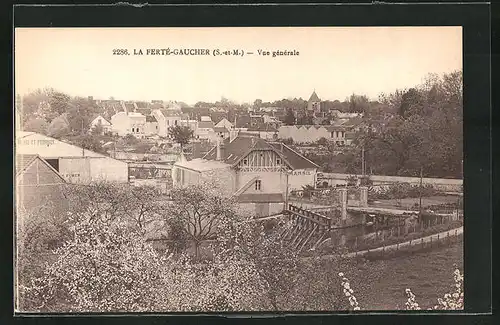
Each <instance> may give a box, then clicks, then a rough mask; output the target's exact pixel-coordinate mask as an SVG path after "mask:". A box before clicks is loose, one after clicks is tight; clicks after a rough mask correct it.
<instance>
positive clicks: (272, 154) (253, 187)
mask: <svg viewBox="0 0 500 325" xmlns="http://www.w3.org/2000/svg"><path fill="white" fill-rule="evenodd" d="M228 140H229V141H224V142H222V143H220V142H219V144H218V145H217V146H215V147H214V148H213V149H212V150H210V151H209V152H208V153H207V154H206V155H205V156H204V157H203V158H201V159H193V160H191V161H187V160H185V159H180V160H179V161H177V162H176V163H175V164H174V167H173V169H172V177H173V184H174V186H186V185H192V184H198V183H200V182H201V181H204V180H205V181H210V180H211V181H213V182H216V183H217V184H216V185H217V186H218V187H219V188H220V189H221V190H222V191H223V193H225V194H226V195H228V196H234V197H236V198H237V200H238V202H239V203H240V205H242V206H244V207H245V209H246V210H247V211H252V212H253V213H254V214H256V215H259V216H264V215H269V214H273V213H277V212H280V211H282V209H283V207H284V202H285V198H286V195H287V194H286V193H287V188H288V191H291V190H294V189H301V188H302V186H305V185H311V186H314V185H315V177H316V172H317V169H318V165H316V164H315V163H313V162H312V161H310V160H308V159H306V158H305V157H304V156H302V155H300V154H299V153H297V152H296V151H294V150H292V149H291V148H290V147H288V146H286V145H284V144H283V143H277V142H267V141H265V140H264V139H261V138H259V137H253V136H252V137H246V136H238V137H236V138H234V139H228Z"/></svg>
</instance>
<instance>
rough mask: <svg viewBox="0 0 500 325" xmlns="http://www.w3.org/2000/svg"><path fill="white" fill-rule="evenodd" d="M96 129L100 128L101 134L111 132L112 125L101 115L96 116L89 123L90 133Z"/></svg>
mask: <svg viewBox="0 0 500 325" xmlns="http://www.w3.org/2000/svg"><path fill="white" fill-rule="evenodd" d="M96 127H101V129H102V133H108V132H111V130H112V128H113V125H112V124H111V122H110V121H108V120H106V119H105V118H104V117H102V115H96V116H94V118H93V119H92V122H90V131H92V130H93V129H95V128H96Z"/></svg>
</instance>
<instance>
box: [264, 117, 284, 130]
mask: <svg viewBox="0 0 500 325" xmlns="http://www.w3.org/2000/svg"><path fill="white" fill-rule="evenodd" d="M262 118H263V119H264V124H266V125H270V126H272V127H273V128H275V129H279V127H280V126H282V125H283V122H282V121H280V119H279V118H277V117H275V116H270V115H263V116H262Z"/></svg>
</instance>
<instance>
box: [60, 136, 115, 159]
mask: <svg viewBox="0 0 500 325" xmlns="http://www.w3.org/2000/svg"><path fill="white" fill-rule="evenodd" d="M66 138H67V139H68V140H69V142H71V143H73V144H74V145H76V146H78V147H81V148H84V149H87V150H90V151H94V152H97V153H102V154H105V153H106V150H105V149H104V148H103V147H102V143H101V141H100V139H99V137H98V136H96V135H94V134H88V133H85V134H76V135H72V136H68V137H66Z"/></svg>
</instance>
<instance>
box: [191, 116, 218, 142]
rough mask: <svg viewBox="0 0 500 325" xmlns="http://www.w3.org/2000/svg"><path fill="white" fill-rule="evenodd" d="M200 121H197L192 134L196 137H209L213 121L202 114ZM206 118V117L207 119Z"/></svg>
mask: <svg viewBox="0 0 500 325" xmlns="http://www.w3.org/2000/svg"><path fill="white" fill-rule="evenodd" d="M201 118H202V119H201V121H198V124H197V126H196V132H195V133H194V136H195V137H196V138H198V139H210V135H211V133H212V132H213V129H214V122H212V120H210V117H209V116H202V117H201ZM207 118H208V119H207Z"/></svg>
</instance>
